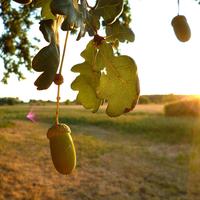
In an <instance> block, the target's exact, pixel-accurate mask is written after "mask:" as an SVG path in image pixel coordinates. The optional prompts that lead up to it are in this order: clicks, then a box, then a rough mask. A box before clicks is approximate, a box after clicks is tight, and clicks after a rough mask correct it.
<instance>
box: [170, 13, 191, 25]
mask: <svg viewBox="0 0 200 200" xmlns="http://www.w3.org/2000/svg"><path fill="white" fill-rule="evenodd" d="M179 22H184V23H185V22H187V19H186V17H185V16H184V15H177V16H176V17H174V18H173V19H172V21H171V24H172V26H174V25H175V24H177V23H179Z"/></svg>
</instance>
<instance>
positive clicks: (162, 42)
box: [0, 0, 200, 101]
mask: <svg viewBox="0 0 200 200" xmlns="http://www.w3.org/2000/svg"><path fill="white" fill-rule="evenodd" d="M129 1H130V5H131V12H132V19H133V21H132V24H131V27H132V29H133V31H134V33H135V42H133V43H129V44H128V45H127V44H125V45H122V46H121V53H122V54H127V55H129V56H131V57H132V58H133V59H134V60H135V61H136V63H137V66H138V73H139V78H140V86H141V94H169V93H174V94H200V5H198V4H197V2H195V0H180V14H182V15H185V17H186V18H187V21H188V23H189V25H190V28H191V32H192V36H191V39H190V41H189V42H186V43H181V42H179V41H178V40H177V39H176V37H175V35H174V32H173V29H172V26H171V20H172V18H173V17H174V16H176V15H177V11H178V7H177V0H167V1H166V0H134V1H132V0H129ZM31 34H34V36H38V37H41V34H40V32H39V31H36V30H35V28H33V29H32V30H31ZM36 34H37V35H36ZM62 40H64V34H63V33H62V35H61V41H62ZM89 40H90V38H88V37H87V38H84V39H82V40H81V41H80V42H76V41H75V38H74V37H70V40H69V43H68V48H67V52H66V57H65V63H64V70H63V76H64V79H65V82H64V84H63V85H62V87H61V100H63V101H64V100H66V99H71V100H73V99H75V96H76V92H74V91H72V90H71V88H70V84H71V82H72V81H73V80H74V78H75V77H76V74H74V73H72V72H71V71H70V69H71V67H72V66H73V65H74V64H77V63H79V62H82V59H81V57H80V52H81V51H82V50H83V49H84V47H85V45H86V43H87V41H89ZM42 41H43V39H42ZM44 44H45V43H43V42H41V46H40V48H42V47H43V46H44ZM1 69H2V68H1ZM24 73H25V76H26V78H27V79H26V80H24V81H21V82H19V81H18V80H17V78H16V77H15V76H12V77H11V79H10V80H9V84H8V85H3V84H1V83H0V97H4V96H9V97H19V98H20V99H22V100H24V101H28V100H29V99H43V100H55V99H56V86H55V85H54V84H52V86H51V87H50V88H49V89H48V90H45V91H37V90H36V87H35V86H34V81H35V80H36V78H37V77H38V75H39V73H35V72H34V73H30V72H26V71H25V70H24ZM1 78H2V71H1V73H0V79H1Z"/></svg>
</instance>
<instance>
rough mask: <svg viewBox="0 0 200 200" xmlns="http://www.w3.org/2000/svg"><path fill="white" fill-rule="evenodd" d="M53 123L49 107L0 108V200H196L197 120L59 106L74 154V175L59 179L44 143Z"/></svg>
mask: <svg viewBox="0 0 200 200" xmlns="http://www.w3.org/2000/svg"><path fill="white" fill-rule="evenodd" d="M30 109H32V110H33V111H34V112H35V113H36V114H37V122H36V123H32V122H31V121H28V120H27V119H26V114H27V113H28V112H29V110H30ZM54 116H55V107H54V106H35V107H30V106H25V105H24V106H3V107H0V200H7V199H8V200H10V199H11V200H15V199H16V200H22V199H24V200H26V199H30V200H32V199H33V200H168V199H169V200H199V199H200V118H189V117H165V116H164V114H163V106H162V105H144V106H141V105H138V106H137V108H136V109H135V111H134V112H131V113H129V114H126V115H124V116H121V117H118V118H109V117H107V116H106V115H105V114H104V111H103V109H102V110H100V111H99V112H98V113H97V114H93V113H91V112H90V111H86V110H84V109H82V108H81V107H79V106H61V110H60V121H61V122H63V123H66V124H68V125H69V126H70V127H71V129H72V137H73V139H74V143H75V146H76V151H77V167H76V170H75V171H74V172H73V174H72V175H69V176H63V175H60V174H58V173H57V172H56V171H55V169H54V167H53V164H52V161H51V158H50V152H49V143H48V139H47V137H46V132H47V130H48V128H49V127H50V126H51V125H52V123H53V122H54Z"/></svg>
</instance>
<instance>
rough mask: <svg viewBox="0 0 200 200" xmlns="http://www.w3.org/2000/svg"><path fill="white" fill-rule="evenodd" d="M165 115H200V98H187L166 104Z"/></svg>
mask: <svg viewBox="0 0 200 200" xmlns="http://www.w3.org/2000/svg"><path fill="white" fill-rule="evenodd" d="M164 110H165V115H167V116H194V117H196V116H199V115H200V100H199V99H186V100H181V101H177V102H173V103H169V104H167V105H165V108H164Z"/></svg>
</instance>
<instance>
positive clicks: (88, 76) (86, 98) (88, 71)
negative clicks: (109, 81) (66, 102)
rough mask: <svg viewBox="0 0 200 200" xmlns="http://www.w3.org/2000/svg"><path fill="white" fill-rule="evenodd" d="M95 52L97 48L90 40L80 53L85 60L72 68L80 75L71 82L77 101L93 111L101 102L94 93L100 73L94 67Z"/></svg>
mask: <svg viewBox="0 0 200 200" xmlns="http://www.w3.org/2000/svg"><path fill="white" fill-rule="evenodd" d="M96 54H97V49H96V48H95V46H94V44H93V41H91V42H89V44H88V45H87V47H86V49H85V50H84V51H83V52H82V53H81V55H82V57H83V58H85V62H83V63H81V64H78V65H75V66H74V67H73V68H72V71H73V72H79V73H80V75H79V76H78V77H77V78H76V79H75V80H74V81H73V83H72V84H71V87H72V89H73V90H78V91H79V93H78V95H77V99H76V100H77V102H79V103H81V104H82V105H83V106H84V107H85V108H87V109H92V111H93V112H96V111H97V110H98V108H99V106H100V104H101V100H100V99H99V98H98V97H97V95H96V88H97V86H98V85H99V79H100V75H101V73H100V71H96V70H95V69H94V67H95V58H96Z"/></svg>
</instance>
